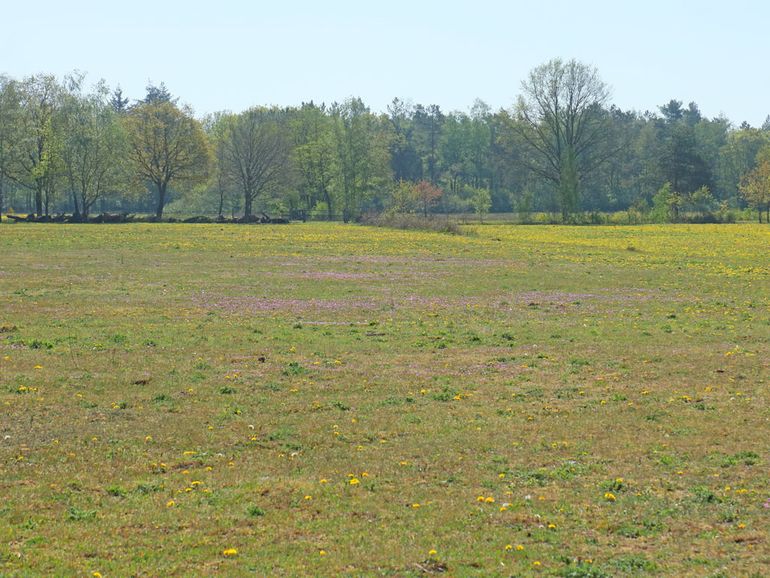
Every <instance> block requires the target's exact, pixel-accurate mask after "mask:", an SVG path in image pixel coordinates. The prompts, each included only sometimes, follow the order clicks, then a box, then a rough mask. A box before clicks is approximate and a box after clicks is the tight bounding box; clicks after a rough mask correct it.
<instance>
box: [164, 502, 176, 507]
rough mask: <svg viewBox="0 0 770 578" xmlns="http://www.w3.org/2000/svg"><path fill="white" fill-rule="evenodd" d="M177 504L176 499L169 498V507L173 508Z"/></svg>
mask: <svg viewBox="0 0 770 578" xmlns="http://www.w3.org/2000/svg"><path fill="white" fill-rule="evenodd" d="M175 505H176V502H175V501H174V500H169V501H168V502H166V507H167V508H173V507H174V506H175Z"/></svg>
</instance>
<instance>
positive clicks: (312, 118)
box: [291, 102, 336, 221]
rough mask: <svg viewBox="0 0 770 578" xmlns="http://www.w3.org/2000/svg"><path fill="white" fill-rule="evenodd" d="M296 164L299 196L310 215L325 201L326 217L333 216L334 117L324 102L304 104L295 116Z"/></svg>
mask: <svg viewBox="0 0 770 578" xmlns="http://www.w3.org/2000/svg"><path fill="white" fill-rule="evenodd" d="M291 124H292V135H293V153H292V159H293V165H294V166H295V168H296V170H297V173H298V177H299V182H298V187H299V194H300V199H301V200H302V202H303V203H304V205H305V206H304V211H305V213H306V214H309V213H310V212H311V211H313V209H314V208H315V207H316V206H317V205H319V204H320V203H323V205H322V206H325V208H326V218H327V219H329V220H330V221H331V220H332V219H333V218H334V210H335V208H336V205H335V202H334V197H333V195H332V183H333V180H334V175H335V173H336V164H335V147H334V132H333V130H332V129H333V126H332V119H331V118H330V117H329V116H328V115H327V114H326V107H325V106H324V105H321V106H316V105H315V104H313V103H312V102H310V103H303V104H302V106H301V107H300V109H299V110H297V111H296V112H295V114H294V115H293V116H292V121H291Z"/></svg>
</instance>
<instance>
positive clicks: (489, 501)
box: [484, 496, 495, 504]
mask: <svg viewBox="0 0 770 578" xmlns="http://www.w3.org/2000/svg"><path fill="white" fill-rule="evenodd" d="M484 501H485V502H486V503H487V504H494V503H495V499H494V498H493V497H492V496H489V497H487V498H484Z"/></svg>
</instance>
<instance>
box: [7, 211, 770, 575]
mask: <svg viewBox="0 0 770 578" xmlns="http://www.w3.org/2000/svg"><path fill="white" fill-rule="evenodd" d="M466 229H467V231H468V234H467V235H461V236H451V235H446V234H438V233H427V232H415V231H393V230H387V229H376V228H367V227H361V226H354V225H347V226H346V225H340V224H295V225H288V226H274V225H263V226H220V225H151V224H146V225H142V224H130V225H114V226H99V225H90V226H89V225H67V226H57V225H23V224H17V225H5V224H3V225H0V575H3V576H6V575H7V576H99V575H101V576H103V577H105V578H106V577H110V576H130V575H137V576H162V575H186V576H204V575H212V574H218V575H232V576H243V575H257V576H303V575H310V576H337V575H348V576H359V575H365V576H420V575H423V574H427V573H440V572H446V573H447V574H448V575H451V576H534V575H541V576H570V577H601V576H644V575H649V576H656V575H661V574H664V575H671V576H711V577H716V576H724V577H728V576H729V577H732V576H757V577H759V576H768V575H770V538H768V533H767V530H768V526H769V525H770V524H769V523H770V483H769V482H770V475H769V474H768V472H769V471H770V469H769V466H770V456H769V455H768V448H769V447H770V409H769V406H768V385H770V252H769V251H770V227H768V226H766V225H764V226H761V225H755V224H741V225H714V226H712V225H700V226H687V225H654V226H639V227H630V226H628V227H547V226H530V227H527V226H520V227H511V226H503V225H485V226H478V227H467V228H466Z"/></svg>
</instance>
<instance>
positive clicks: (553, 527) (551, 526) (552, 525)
mask: <svg viewBox="0 0 770 578" xmlns="http://www.w3.org/2000/svg"><path fill="white" fill-rule="evenodd" d="M548 529H549V530H555V529H556V524H553V523H551V524H548Z"/></svg>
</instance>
